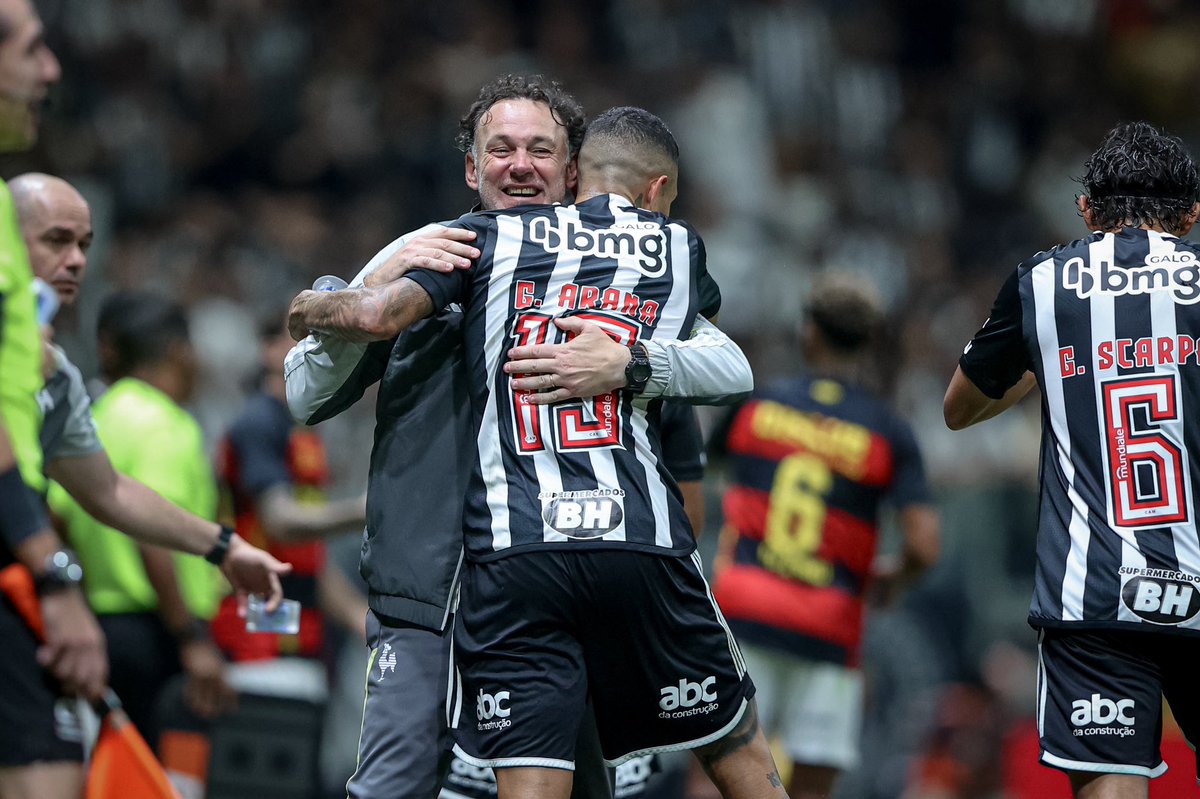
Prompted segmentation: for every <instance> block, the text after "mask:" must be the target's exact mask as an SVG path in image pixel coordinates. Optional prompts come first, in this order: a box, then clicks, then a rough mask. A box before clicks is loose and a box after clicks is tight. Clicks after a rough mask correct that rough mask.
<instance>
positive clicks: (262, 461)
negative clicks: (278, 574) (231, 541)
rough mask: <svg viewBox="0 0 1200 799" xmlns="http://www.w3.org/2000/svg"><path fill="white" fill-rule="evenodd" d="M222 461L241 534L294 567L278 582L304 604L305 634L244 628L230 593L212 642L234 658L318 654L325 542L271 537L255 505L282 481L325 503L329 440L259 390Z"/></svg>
mask: <svg viewBox="0 0 1200 799" xmlns="http://www.w3.org/2000/svg"><path fill="white" fill-rule="evenodd" d="M218 461H219V463H218V466H219V471H220V477H221V481H222V486H223V488H224V489H225V490H226V491H227V492H228V497H229V500H230V501H231V503H232V506H233V507H232V510H233V514H234V520H235V527H236V529H237V531H238V534H239V535H241V536H242V537H243V538H245V539H246V540H247V541H249V542H250V543H251V544H254V545H255V546H257V547H259V548H261V549H265V550H267V551H268V552H270V553H271V554H272V555H274V556H275V557H276V558H278V559H279V560H281V561H283V562H285V563H290V564H292V571H291V572H290V573H289V574H285V575H284V576H283V577H282V578H281V582H282V584H283V595H284V596H285V597H287V598H288V599H295V600H297V601H299V602H300V632H299V633H298V634H297V635H281V634H278V633H251V632H247V631H246V620H245V619H243V618H240V617H239V616H238V615H237V602H236V598H235V597H232V596H230V597H226V598H225V599H224V601H222V603H221V607H220V609H219V610H218V611H217V615H216V617H215V618H214V619H213V621H212V635H213V640H214V642H215V643H216V644H217V646H219V647H220V648H221V650H222V651H223V652H224V653H225V655H226V656H227V657H228V658H229V659H230V660H235V661H242V660H264V659H268V658H274V657H279V656H281V655H302V656H304V657H317V656H319V655H320V654H321V648H322V642H323V635H324V619H323V616H322V613H321V611H320V608H319V607H318V603H317V581H318V579H319V578H320V572H321V569H322V568H323V567H324V565H325V544H324V543H322V542H321V541H301V542H296V543H285V542H281V541H275V540H273V539H271V538H270V537H268V536H267V534H266V533H265V532H264V531H263V529H262V527H261V525H260V524H259V520H258V513H257V507H258V499H259V497H260V496H262V494H263V492H265V491H266V490H267V489H270V488H273V487H275V486H278V485H288V486H291V487H292V488H293V490H294V492H295V495H296V498H297V499H298V500H300V501H301V502H305V501H308V502H320V501H323V499H324V492H323V490H322V489H323V488H324V486H325V485H326V484H327V483H328V482H329V467H328V464H327V462H326V460H325V445H324V443H322V441H321V438H320V436H318V435H317V433H316V432H314V431H312V430H306V429H303V428H298V427H296V426H295V425H294V424H293V423H292V419H291V416H289V415H288V412H287V407H286V406H285V405H284V404H283V403H282V402H280V401H279V400H277V399H275V398H274V397H271V396H268V395H267V394H256V395H254V396H252V397H251V398H250V399H249V400H248V401H247V403H246V409H245V411H244V412H243V413H242V415H241V416H240V417H238V419H237V420H236V421H235V422H234V424H233V426H232V427H230V429H229V432H228V434H226V436H225V438H224V439H222V441H221V445H220V452H219V456H218Z"/></svg>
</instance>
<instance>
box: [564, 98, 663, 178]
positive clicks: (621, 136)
mask: <svg viewBox="0 0 1200 799" xmlns="http://www.w3.org/2000/svg"><path fill="white" fill-rule="evenodd" d="M592 138H596V139H600V138H611V139H615V140H619V141H622V142H625V143H628V144H633V145H649V146H651V147H653V148H654V149H657V150H659V151H661V152H662V153H663V154H664V155H666V156H667V157H668V158H670V160H671V163H672V164H674V165H675V166H677V167H678V166H679V144H678V143H677V142H676V141H675V136H674V134H672V133H671V129H670V128H668V127H667V123H665V122H663V121H662V120H661V119H659V118H658V117H656V116H655V115H654V114H651V113H650V112H649V111H647V110H646V109H644V108H635V107H633V106H628V105H624V106H618V107H616V108H610V109H608V110H607V111H605V112H604V113H603V114H601V115H600V116H598V117H596V118H595V119H593V120H592V121H591V122H590V123H588V126H587V133H586V134H585V135H584V140H585V141H587V140H589V139H592Z"/></svg>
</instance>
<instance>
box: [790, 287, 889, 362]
mask: <svg viewBox="0 0 1200 799" xmlns="http://www.w3.org/2000/svg"><path fill="white" fill-rule="evenodd" d="M804 311H805V314H806V315H807V316H808V318H809V320H810V321H812V323H813V324H815V325H816V326H817V329H818V330H820V331H821V335H822V336H824V338H825V341H826V342H828V344H829V346H831V347H833V348H834V349H836V350H838V351H840V352H844V353H847V354H850V353H855V352H858V351H859V350H861V349H863V348H864V347H866V346H867V345H868V344H870V343H871V340H872V338H874V336H875V333H876V331H878V329H879V326H880V324H882V322H883V301H882V300H881V299H880V297H879V293H878V292H877V291H876V290H875V287H874V286H873V285H871V284H870V283H869V282H867V281H866V280H864V279H862V278H860V277H858V276H856V275H852V274H848V273H844V272H826V273H824V274H822V275H820V276H819V277H818V278H817V279H816V280H815V281H814V283H813V286H812V290H811V291H810V293H809V296H808V301H807V302H806V303H805V304H804Z"/></svg>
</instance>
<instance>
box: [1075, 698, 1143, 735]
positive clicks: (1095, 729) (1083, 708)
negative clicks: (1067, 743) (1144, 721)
mask: <svg viewBox="0 0 1200 799" xmlns="http://www.w3.org/2000/svg"><path fill="white" fill-rule="evenodd" d="M1133 705H1134V702H1133V700H1132V699H1117V700H1112V699H1106V698H1105V697H1103V696H1101V695H1100V694H1092V696H1091V698H1090V699H1076V700H1075V701H1074V702H1072V703H1071V724H1072V725H1073V726H1074V727H1075V730H1074V732H1073V733H1072V734H1073V735H1075V736H1076V737H1083V736H1085V735H1118V736H1120V737H1122V738H1124V737H1126V736H1129V735H1135V734H1137V730H1135V729H1134V728H1133V722H1134V718H1133ZM1114 722H1116V724H1118V725H1120V726H1113V723H1114Z"/></svg>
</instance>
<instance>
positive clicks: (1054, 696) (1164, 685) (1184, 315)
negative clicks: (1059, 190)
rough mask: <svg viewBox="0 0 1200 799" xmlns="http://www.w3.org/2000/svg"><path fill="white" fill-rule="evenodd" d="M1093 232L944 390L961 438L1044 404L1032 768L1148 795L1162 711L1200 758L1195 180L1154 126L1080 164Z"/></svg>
mask: <svg viewBox="0 0 1200 799" xmlns="http://www.w3.org/2000/svg"><path fill="white" fill-rule="evenodd" d="M1082 182H1083V188H1084V194H1083V195H1082V196H1080V197H1079V198H1078V201H1077V203H1078V207H1079V211H1080V213H1081V214H1082V216H1083V221H1084V224H1085V225H1086V226H1087V228H1088V230H1089V231H1090V232H1089V233H1088V235H1087V236H1085V237H1084V238H1082V239H1079V240H1078V241H1074V242H1071V243H1069V244H1063V245H1059V246H1057V247H1054V248H1053V249H1051V250H1048V251H1045V252H1041V253H1038V254H1037V255H1034V256H1032V257H1031V258H1029V259H1028V260H1027V261H1025V262H1023V263H1021V264H1020V265H1019V266H1018V267H1017V268H1016V269H1015V270H1013V271H1012V272H1010V273H1009V275H1008V277H1007V279H1006V280H1005V281H1004V284H1003V286H1002V287H1001V289H1000V292H999V294H998V296H997V297H996V301H995V304H994V305H993V306H992V313H991V316H990V317H989V318H988V320H987V321H986V322H984V325H983V327H982V328H981V329H980V330H979V332H978V333H976V334H975V337H974V338H972V339H971V342H970V343H969V344H968V345H967V348H966V350H965V351H964V353H963V355H962V357H961V358H960V360H959V365H958V369H957V370H956V371H955V373H954V377H953V379H952V381H951V383H950V386H949V389H948V390H947V392H946V397H945V402H944V412H945V417H946V424H947V425H949V427H950V428H951V429H954V430H958V429H961V428H964V427H967V426H969V425H972V424H976V423H978V422H982V421H984V420H986V419H989V418H991V417H993V416H995V415H997V414H999V413H1001V412H1003V411H1005V410H1007V409H1008V408H1009V407H1011V406H1012V405H1013V404H1014V403H1015V402H1017V401H1018V400H1019V399H1020V398H1021V397H1022V396H1024V395H1025V394H1026V393H1027V392H1028V391H1029V389H1030V388H1031V387H1032V386H1033V385H1034V384H1035V383H1036V384H1037V385H1038V387H1039V388H1040V389H1041V393H1042V463H1041V509H1040V514H1039V521H1038V540H1037V569H1036V572H1035V584H1034V594H1033V601H1032V606H1031V608H1030V612H1029V623H1030V624H1031V625H1032V626H1033V627H1034V628H1036V629H1037V630H1038V650H1039V660H1038V665H1039V669H1038V733H1039V735H1040V738H1041V750H1042V751H1041V762H1042V763H1043V764H1045V765H1047V766H1052V767H1054V768H1058V769H1061V770H1063V771H1065V772H1066V773H1067V774H1068V776H1069V777H1070V779H1071V785H1072V786H1073V788H1074V791H1075V795H1076V796H1078V797H1085V798H1086V799H1097V798H1098V797H1104V799H1132V798H1133V797H1145V796H1146V795H1147V793H1148V788H1149V779H1150V778H1151V777H1157V776H1159V775H1160V774H1162V773H1163V772H1164V771H1166V768H1167V767H1166V764H1165V763H1164V762H1163V759H1162V757H1161V755H1160V753H1159V744H1160V737H1161V732H1162V700H1163V698H1164V697H1165V698H1166V700H1167V702H1169V703H1170V706H1171V710H1172V711H1173V712H1174V715H1175V719H1176V721H1178V722H1179V725H1180V727H1181V728H1182V730H1183V733H1184V735H1185V736H1186V737H1187V739H1188V741H1189V743H1190V744H1191V745H1192V747H1193V748H1195V746H1196V744H1197V743H1198V742H1200V697H1197V695H1196V681H1195V672H1194V664H1195V663H1196V660H1197V655H1200V636H1198V634H1200V613H1198V611H1200V588H1198V584H1200V539H1198V536H1197V505H1196V495H1195V492H1196V490H1197V489H1198V488H1200V440H1198V439H1197V437H1196V435H1197V425H1196V423H1195V419H1194V418H1193V417H1194V416H1195V414H1196V412H1197V409H1198V408H1200V397H1198V396H1197V392H1198V391H1200V366H1198V365H1197V355H1198V353H1197V337H1198V336H1200V306H1198V305H1197V304H1196V301H1197V299H1198V298H1200V278H1198V277H1197V276H1198V275H1200V267H1198V266H1197V265H1198V263H1200V247H1197V246H1196V245H1195V244H1193V243H1191V242H1188V241H1185V240H1183V238H1182V237H1183V236H1185V235H1187V233H1188V231H1190V230H1191V229H1192V226H1193V225H1194V224H1195V222H1196V217H1197V214H1198V213H1200V203H1197V200H1200V176H1198V174H1197V169H1196V164H1195V162H1194V161H1193V160H1192V158H1191V156H1190V155H1189V154H1188V153H1187V151H1186V150H1185V149H1184V146H1183V144H1182V142H1181V141H1180V140H1179V139H1177V138H1175V137H1172V136H1167V135H1164V134H1163V133H1160V132H1159V131H1158V130H1156V129H1155V128H1154V127H1152V126H1151V125H1149V124H1146V123H1145V122H1135V123H1131V124H1125V125H1120V126H1118V127H1116V128H1114V129H1113V130H1112V131H1110V132H1109V134H1108V135H1107V136H1106V137H1105V139H1104V142H1103V143H1102V144H1101V145H1100V147H1099V149H1097V150H1096V151H1095V152H1094V153H1093V154H1092V156H1091V158H1089V159H1088V161H1087V164H1086V165H1085V172H1084V176H1083V181H1082Z"/></svg>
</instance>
